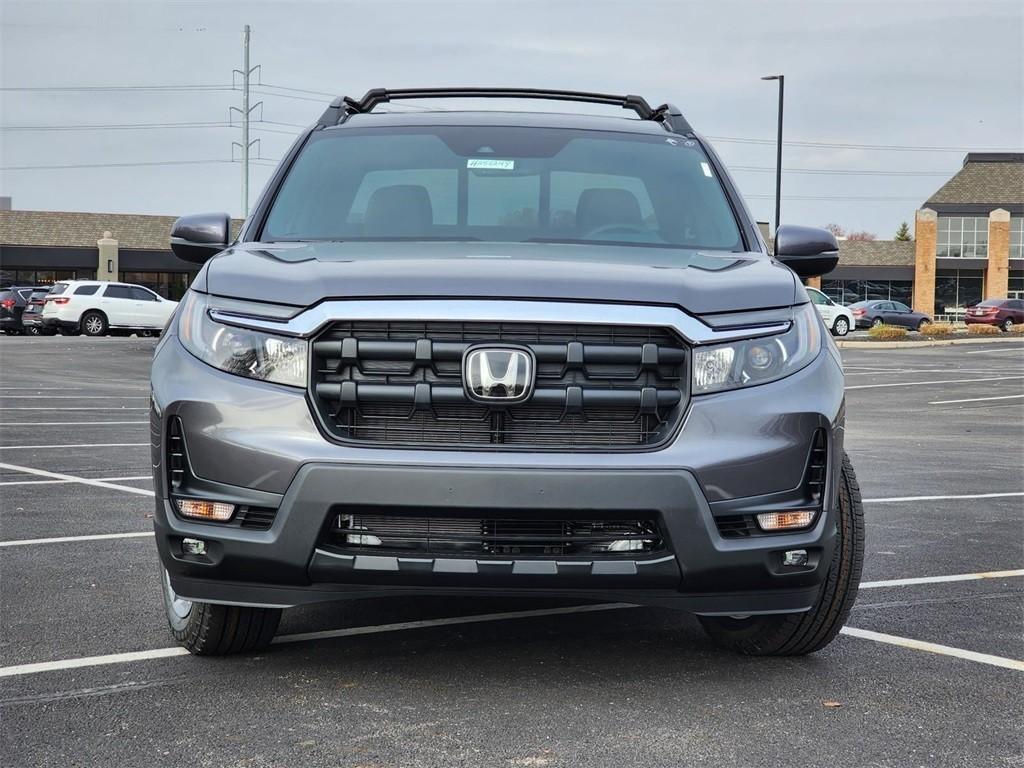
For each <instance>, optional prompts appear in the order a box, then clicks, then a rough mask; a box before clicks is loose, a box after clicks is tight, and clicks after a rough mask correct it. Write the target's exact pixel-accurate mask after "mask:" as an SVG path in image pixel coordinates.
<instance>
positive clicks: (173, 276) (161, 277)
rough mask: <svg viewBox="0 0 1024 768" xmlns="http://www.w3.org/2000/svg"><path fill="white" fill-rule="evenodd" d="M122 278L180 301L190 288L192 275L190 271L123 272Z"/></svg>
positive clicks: (123, 280) (125, 281)
mask: <svg viewBox="0 0 1024 768" xmlns="http://www.w3.org/2000/svg"><path fill="white" fill-rule="evenodd" d="M120 280H121V282H123V283H134V284H135V285H142V286H145V287H146V288H149V289H150V290H151V291H153V292H154V293H159V294H160V295H161V296H163V297H164V298H165V299H171V300H173V301H178V300H179V299H181V297H182V296H184V295H185V291H187V290H188V286H189V283H191V282H192V275H190V274H189V273H188V272H122V273H121V277H120Z"/></svg>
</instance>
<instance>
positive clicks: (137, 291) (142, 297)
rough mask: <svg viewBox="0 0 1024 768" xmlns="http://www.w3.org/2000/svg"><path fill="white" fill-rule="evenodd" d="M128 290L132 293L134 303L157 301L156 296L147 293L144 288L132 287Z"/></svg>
mask: <svg viewBox="0 0 1024 768" xmlns="http://www.w3.org/2000/svg"><path fill="white" fill-rule="evenodd" d="M130 290H131V293H132V298H133V299H135V300H136V301H157V298H156V296H155V295H154V294H152V293H150V292H149V291H147V290H146V289H145V288H138V287H134V286H133V287H132V288H130Z"/></svg>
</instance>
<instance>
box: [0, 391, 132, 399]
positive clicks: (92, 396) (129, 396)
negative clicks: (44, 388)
mask: <svg viewBox="0 0 1024 768" xmlns="http://www.w3.org/2000/svg"><path fill="white" fill-rule="evenodd" d="M44 397H45V398H46V399H47V400H148V399H149V395H6V394H4V393H3V392H0V398H3V399H4V400H41V399H43V398H44Z"/></svg>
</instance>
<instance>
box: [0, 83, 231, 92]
mask: <svg viewBox="0 0 1024 768" xmlns="http://www.w3.org/2000/svg"><path fill="white" fill-rule="evenodd" d="M233 90H237V89H236V88H235V87H234V86H232V85H230V84H228V85H51V86H5V87H2V88H0V92H8V93H75V92H96V91H233Z"/></svg>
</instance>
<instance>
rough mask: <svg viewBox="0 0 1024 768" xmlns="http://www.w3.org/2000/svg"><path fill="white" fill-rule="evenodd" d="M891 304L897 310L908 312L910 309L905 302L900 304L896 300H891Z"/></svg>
mask: <svg viewBox="0 0 1024 768" xmlns="http://www.w3.org/2000/svg"><path fill="white" fill-rule="evenodd" d="M892 305H893V306H894V307H895V308H896V311H897V312H909V311H910V307H908V306H907V305H906V304H901V303H900V302H898V301H894V302H892Z"/></svg>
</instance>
